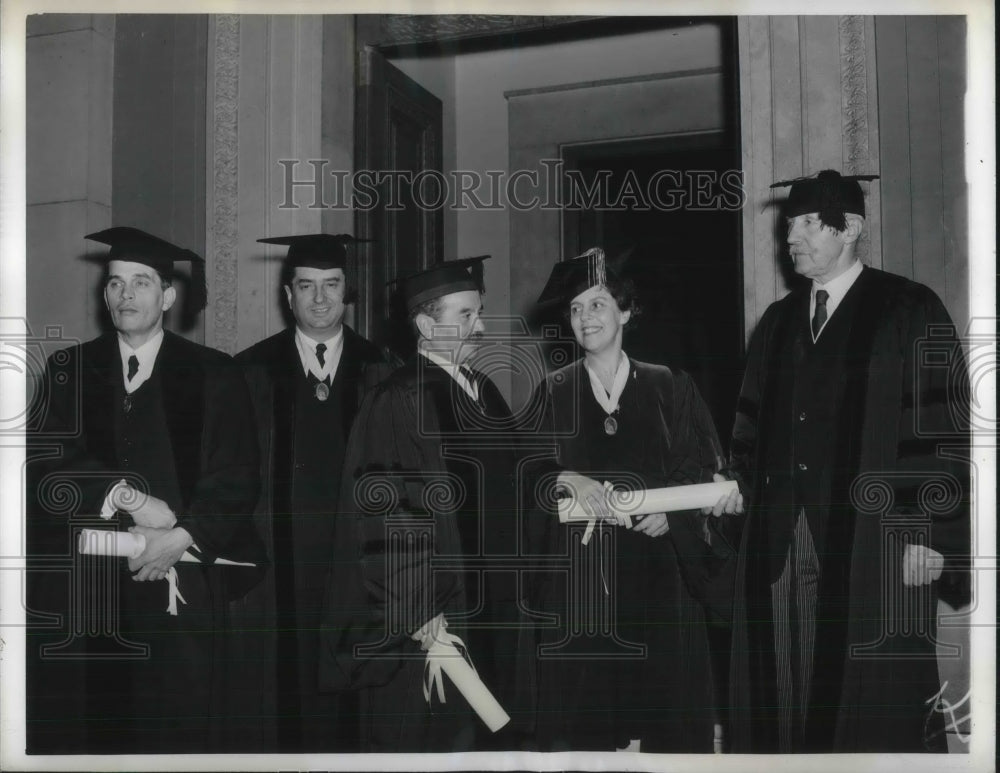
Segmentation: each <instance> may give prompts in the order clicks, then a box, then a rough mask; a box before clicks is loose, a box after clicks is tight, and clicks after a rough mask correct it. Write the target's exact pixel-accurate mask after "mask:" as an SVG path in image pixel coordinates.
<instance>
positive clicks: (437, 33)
mask: <svg viewBox="0 0 1000 773" xmlns="http://www.w3.org/2000/svg"><path fill="white" fill-rule="evenodd" d="M377 18H378V22H377V24H373V25H370V26H369V25H367V24H366V26H367V27H369V29H368V34H367V35H366V38H367V39H366V40H365V43H367V44H369V45H373V46H397V45H404V44H416V43H436V42H444V41H454V40H468V39H471V38H480V37H489V36H491V35H497V34H503V33H506V32H527V31H532V30H542V29H551V28H554V27H562V26H565V25H567V24H575V23H578V22H581V21H590V20H593V19H599V18H601V17H600V16H499V15H483V14H478V15H477V14H442V15H409V14H380V15H378V17H377Z"/></svg>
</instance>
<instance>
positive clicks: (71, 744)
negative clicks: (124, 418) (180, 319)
mask: <svg viewBox="0 0 1000 773" xmlns="http://www.w3.org/2000/svg"><path fill="white" fill-rule="evenodd" d="M45 379H46V380H45V385H46V389H47V392H46V397H47V402H46V404H45V410H46V414H45V417H44V421H43V423H42V427H41V431H40V432H39V433H38V434H37V435H35V436H33V437H31V438H30V441H31V443H32V451H31V454H30V455H31V456H32V457H33V461H32V462H31V463H30V464H29V467H28V474H27V479H28V490H29V494H30V501H29V507H28V513H29V527H28V532H29V553H30V555H31V562H32V563H33V565H35V566H37V567H39V568H40V569H41V568H43V567H49V571H44V570H41V571H37V572H35V571H33V572H31V573H29V587H28V593H29V599H30V602H29V603H30V604H31V606H32V609H33V610H34V611H35V613H37V614H40V615H42V614H45V613H51V612H60V613H62V614H64V615H65V617H64V618H63V627H62V628H61V629H60V628H59V627H58V626H56V627H55V628H52V627H51V623H49V625H48V626H47V625H46V623H47V622H48V621H46V620H45V619H44V618H42V617H36V618H35V619H34V620H33V621H32V622H33V623H34V624H35V625H37V626H38V627H37V628H35V627H33V628H32V631H31V632H32V636H30V637H29V641H30V642H31V644H32V646H31V647H30V651H29V668H28V704H27V705H28V748H29V749H30V750H32V751H35V752H44V751H54V752H77V753H79V752H83V751H89V752H97V751H108V752H113V753H114V752H117V753H121V752H126V751H136V752H154V751H159V752H206V751H216V750H218V749H219V746H220V744H221V742H222V740H221V739H222V738H223V736H224V730H225V729H224V724H225V722H224V719H223V718H224V716H225V707H226V702H227V696H228V694H229V692H230V690H231V688H232V685H231V684H230V683H229V682H228V681H227V674H226V672H225V669H224V668H222V667H221V666H222V664H223V663H224V662H225V661H226V656H225V652H226V646H227V642H228V634H227V627H228V620H229V609H228V604H229V603H230V602H231V601H232V600H233V599H236V598H238V597H239V596H241V595H242V594H244V593H246V592H247V589H248V588H249V587H252V585H253V584H254V583H256V582H258V581H259V579H260V571H259V570H255V569H247V568H241V567H225V566H205V565H200V564H188V563H178V564H176V565H175V569H176V570H177V574H178V578H179V587H180V592H181V594H182V595H183V596H184V598H185V600H186V601H187V603H186V604H184V603H180V602H178V608H179V613H178V615H177V616H176V617H174V616H170V615H168V614H167V611H166V608H167V583H166V582H165V581H158V582H144V583H135V582H133V581H132V580H131V579H130V576H129V575H130V574H131V573H130V572H129V571H128V569H127V565H126V563H125V559H107V558H89V557H87V558H76V559H73V558H72V556H73V555H74V554H75V552H76V544H75V536H74V534H75V529H76V527H79V526H88V527H93V528H114V527H115V525H116V524H117V526H118V528H119V529H124V528H126V527H127V526H129V525H131V518H129V517H127V516H116V517H115V518H114V519H113V520H112V521H111V522H107V521H102V520H100V519H99V518H98V517H97V514H98V513H99V512H100V510H101V506H102V504H103V501H104V498H105V496H106V494H107V492H108V491H109V490H110V488H111V487H112V486H113V485H114V483H116V482H117V481H118V480H119V479H121V478H122V477H124V476H125V475H128V474H139V475H140V476H142V478H143V479H144V481H145V483H147V484H149V485H150V487H151V490H150V493H152V494H153V495H157V496H160V497H161V498H164V499H166V501H167V504H168V505H169V506H170V507H171V508H172V509H173V511H174V513H175V514H176V516H177V524H176V525H177V526H178V527H183V528H184V529H186V530H187V531H188V532H189V533H190V535H191V536H192V538H193V539H194V542H195V544H196V545H197V547H198V549H199V550H200V551H201V553H202V555H203V556H204V557H205V559H206V560H207V561H213V560H214V559H215V558H216V557H222V558H227V559H230V560H233V561H244V562H252V563H256V564H258V566H259V567H260V568H263V566H264V565H265V564H266V560H267V559H266V554H265V552H264V549H263V545H262V543H261V541H260V538H259V537H258V536H257V534H256V532H255V531H254V529H253V525H252V522H251V520H250V512H251V509H252V507H253V504H254V502H255V501H256V496H257V491H258V486H259V477H258V471H257V466H258V465H257V444H256V438H255V437H254V432H253V415H252V412H251V408H250V401H249V397H248V395H247V390H246V385H245V383H244V381H243V378H242V375H241V373H240V370H239V368H238V367H237V366H236V365H235V363H234V362H233V361H232V359H231V358H230V357H228V356H227V355H225V354H222V353H220V352H217V351H215V350H213V349H209V348H207V347H204V346H199V345H197V344H194V343H191V342H189V341H187V340H185V339H183V338H181V337H179V336H176V335H174V334H173V333H170V332H165V333H164V337H163V342H162V344H161V347H160V351H159V353H158V356H157V358H156V363H155V366H154V369H153V373H152V375H151V377H150V379H149V380H148V381H147V382H145V383H144V384H143V385H142V386H141V387H139V390H137V391H136V392H135V393H134V398H135V400H136V402H137V403H138V402H139V401H140V400H141V399H143V397H142V396H141V395H145V397H146V398H148V397H149V395H151V394H155V395H158V397H159V401H160V402H158V403H157V404H155V405H153V406H152V410H153V413H152V414H151V415H152V416H154V419H155V417H156V416H157V415H158V416H160V417H162V420H163V422H164V423H165V426H164V427H163V428H162V430H161V432H160V434H158V435H156V437H155V438H153V439H154V440H155V441H156V446H157V448H160V449H163V450H164V451H165V452H166V454H167V456H166V457H164V458H163V459H162V462H163V465H162V468H161V469H154V470H148V471H146V472H145V473H144V472H143V471H142V470H133V469H132V468H131V467H130V466H129V464H128V463H127V462H126V460H125V458H124V457H123V456H122V454H123V453H125V451H123V447H122V444H121V438H120V437H116V431H117V430H116V428H118V427H120V426H121V425H120V420H121V418H120V417H121V410H120V408H121V405H120V404H116V403H119V402H120V401H122V400H123V399H124V388H123V386H122V364H121V357H120V354H119V348H118V340H117V336H116V335H115V334H114V333H112V334H108V335H104V336H101V337H99V338H97V339H95V340H93V341H90V342H87V343H85V344H82V345H78V346H75V347H71V348H69V349H66V350H63V351H61V352H57V353H55V354H54V355H52V357H50V358H49V361H48V363H47V370H46V377H45ZM150 390H154V391H152V392H151V391H150ZM147 407H148V403H147ZM116 416H117V417H118V418H116ZM154 423H155V421H154ZM147 455H148V454H147ZM170 467H172V468H173V471H174V476H172V477H174V479H173V480H169V481H163V483H164V486H165V489H161V488H160V483H159V479H160V478H162V474H163V470H164V469H167V468H170ZM67 494H69V496H66V495H67ZM69 566H72V567H73V569H72V571H71V572H70V573H69V574H67V573H66V571H67V570H66V569H61V570H60V569H59V567H69ZM53 568H55V569H56V571H51V569H53ZM68 580H69V581H70V582H72V583H73V587H74V588H75V589H74V590H73V591H72V592H71V593H70V594H69V595H68V594H67V590H68V589H67V581H68ZM95 581H96V582H97V585H96V586H95V585H94V584H93V583H94V582H95ZM108 582H110V583H111V585H108V584H107V583H108ZM109 590H111V591H112V592H113V595H111V596H107V595H106V594H107V593H108V592H109ZM99 609H100V610H104V611H103V612H102V615H111V617H103V616H102V617H101V619H100V621H91V617H92V615H93V614H95V613H96V611H97V610H99ZM115 620H117V622H115ZM84 621H89V622H86V623H85V622H84ZM82 625H83V626H85V627H84V628H80V627H79V626H82ZM89 626H94V630H92V631H89V633H88V631H87V630H86V627H89ZM94 633H97V634H100V635H96V636H95V635H93V634H94ZM136 644H141V645H148V646H149V653H148V657H142V658H138V659H136V658H135V655H136V652H137V650H136V648H135V646H134V645H136ZM35 645H37V646H35ZM43 645H49V646H53V645H54V649H53V650H52V651H50V652H49V653H48V654H47V655H42V656H39V648H40V647H41V646H43ZM98 655H103V656H104V659H100V660H94V659H93V658H95V657H96V656H98ZM108 655H115V656H116V657H117V658H118V659H111V660H108V659H107V656H108ZM70 656H83V657H85V658H89V659H83V660H74V659H73V658H72V657H70Z"/></svg>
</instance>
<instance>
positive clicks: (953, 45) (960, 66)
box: [875, 16, 969, 330]
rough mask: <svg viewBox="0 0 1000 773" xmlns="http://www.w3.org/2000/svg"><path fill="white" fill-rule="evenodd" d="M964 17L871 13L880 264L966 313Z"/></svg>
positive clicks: (957, 315)
mask: <svg viewBox="0 0 1000 773" xmlns="http://www.w3.org/2000/svg"><path fill="white" fill-rule="evenodd" d="M965 40H966V24H965V18H964V17H962V16H879V17H876V18H875V43H876V52H877V55H878V59H877V61H878V93H879V101H878V120H879V138H880V155H881V161H882V163H881V170H880V171H881V174H882V179H881V191H882V244H883V265H884V267H885V269H886V270H887V271H893V272H895V273H897V274H902V275H903V276H907V277H911V278H913V279H916V280H917V281H918V282H923V283H924V284H926V285H928V286H929V287H931V288H932V289H933V290H934V291H935V292H937V294H938V295H939V296H941V299H942V300H943V301H944V304H945V306H946V307H947V308H948V311H949V312H950V313H951V315H952V318H953V319H954V320H955V321H956V322H957V323H958V325H959V328H960V330H964V327H965V324H966V322H967V320H968V319H969V242H968V194H967V185H966V182H965V126H964V121H963V117H964V99H965V89H966V79H965V67H966V44H965Z"/></svg>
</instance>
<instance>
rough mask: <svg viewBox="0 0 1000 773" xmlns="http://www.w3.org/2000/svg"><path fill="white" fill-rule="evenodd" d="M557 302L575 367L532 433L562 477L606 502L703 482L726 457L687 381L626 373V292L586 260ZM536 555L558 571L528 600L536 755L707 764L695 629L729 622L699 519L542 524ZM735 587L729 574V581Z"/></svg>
mask: <svg viewBox="0 0 1000 773" xmlns="http://www.w3.org/2000/svg"><path fill="white" fill-rule="evenodd" d="M550 300H558V301H559V302H560V303H561V304H563V309H564V311H565V312H566V313H567V314H568V317H569V322H570V325H571V327H572V329H573V334H574V336H575V338H576V341H577V343H578V344H579V345H580V348H581V349H582V350H583V358H582V359H580V360H578V361H576V362H573V363H571V364H569V365H567V366H565V367H563V368H561V369H560V370H557V371H555V372H554V373H551V374H550V375H549V376H548V378H547V379H546V380H545V382H544V383H542V384H541V385H540V386H539V393H538V394H536V398H537V399H538V400H539V401H544V406H545V408H544V428H543V433H544V434H546V435H550V436H551V437H552V438H553V439H554V440H555V441H556V442H557V445H558V454H559V459H558V462H559V464H560V466H561V467H562V468H563V469H564V470H567V471H573V472H575V473H579V474H581V475H585V476H587V477H589V478H591V479H593V480H596V481H600V482H604V481H607V482H609V483H611V484H612V485H613V486H615V487H616V488H624V489H635V490H638V489H643V488H659V487H664V486H673V485H683V484H691V483H704V482H710V481H712V479H713V473H714V472H715V471H716V469H717V467H718V464H719V459H720V456H721V447H720V445H719V441H718V437H717V435H716V431H715V427H714V425H713V422H712V419H711V415H710V413H709V411H708V408H707V407H706V405H705V403H704V402H703V401H702V398H701V396H700V395H699V393H698V389H697V387H696V386H695V385H694V383H693V382H692V380H691V378H690V377H689V376H688V375H687V374H685V373H683V372H681V371H675V370H671V369H670V368H668V367H666V366H663V365H654V364H649V363H644V362H638V361H635V360H632V359H630V358H629V357H628V356H627V355H626V354H625V352H624V351H622V333H623V330H624V328H625V326H626V325H627V324H628V323H629V322H630V320H631V319H633V318H634V316H635V315H636V313H637V308H636V305H635V293H634V288H633V287H632V286H631V283H629V282H623V281H622V280H621V279H620V278H619V277H618V276H617V275H616V273H615V272H614V271H613V270H612V268H611V267H610V266H605V261H604V254H603V251H601V250H600V249H592V250H590V251H588V252H587V253H585V254H584V255H582V256H580V257H578V258H574V259H573V260H569V261H564V262H561V263H558V264H556V266H555V268H554V269H553V272H552V276H551V277H550V279H549V283H548V285H547V286H546V288H545V290H544V291H543V293H542V296H541V297H540V298H539V302H540V303H545V302H548V301H550ZM536 518H537V519H538V522H537V523H536V524H535V526H536V531H535V535H536V539H537V540H538V547H539V549H540V551H544V552H547V553H548V554H549V555H550V556H552V555H555V556H564V555H566V556H569V559H568V564H569V568H568V571H567V570H566V569H563V570H562V571H551V572H546V573H544V574H542V575H540V577H541V578H542V579H540V580H539V581H538V582H537V583H535V587H534V588H533V597H532V599H533V602H534V603H535V604H537V605H538V609H539V611H542V612H545V613H549V614H553V613H554V614H556V615H558V617H559V620H560V622H559V625H558V627H557V628H548V629H545V628H543V629H542V631H543V633H542V634H541V636H540V639H541V641H540V644H541V647H540V649H539V657H538V660H537V669H538V670H537V675H538V706H537V708H538V711H537V717H538V720H537V721H538V726H537V734H538V741H539V745H540V748H541V749H542V750H545V751H558V750H564V749H587V750H604V751H613V750H615V749H622V748H625V747H630V748H632V749H635V748H636V744H635V742H636V741H639V742H640V744H639V750H641V751H643V752H675V753H677V752H711V751H712V750H713V731H714V727H713V725H714V723H715V721H716V711H715V707H714V705H713V703H714V701H713V699H712V695H713V692H712V675H711V667H710V654H709V645H708V640H707V634H706V615H709V616H711V615H715V616H717V618H718V619H724V618H726V617H727V616H728V614H729V609H728V606H727V604H728V601H727V600H728V596H729V591H728V589H727V587H726V577H725V569H726V568H727V567H729V566H730V565H731V563H732V562H731V560H730V559H731V558H732V557H733V555H734V551H733V549H732V546H731V545H730V544H729V542H728V541H727V540H725V539H723V538H722V537H721V535H720V534H719V532H717V531H715V526H716V524H715V523H712V524H710V523H709V519H707V518H706V517H705V516H704V515H702V514H701V513H699V512H696V511H687V512H678V513H670V514H663V513H657V514H653V515H647V516H645V517H644V518H636V519H634V524H633V525H632V526H631V527H630V528H629V527H625V526H620V525H615V524H614V522H610V521H604V522H600V523H598V525H597V526H596V528H595V529H594V531H593V533H592V534H591V537H590V539H589V541H588V542H587V544H585V545H584V544H583V543H582V537H583V535H584V532H585V530H586V527H585V526H584V525H583V524H575V523H572V522H571V523H560V522H559V520H558V519H557V518H555V517H554V516H552V515H551V514H542V513H538V514H537V515H536ZM730 579H731V575H730Z"/></svg>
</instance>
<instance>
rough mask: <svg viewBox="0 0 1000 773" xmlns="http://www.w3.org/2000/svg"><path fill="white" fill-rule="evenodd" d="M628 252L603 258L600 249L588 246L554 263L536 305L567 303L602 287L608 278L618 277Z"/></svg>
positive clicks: (602, 252) (603, 255)
mask: <svg viewBox="0 0 1000 773" xmlns="http://www.w3.org/2000/svg"><path fill="white" fill-rule="evenodd" d="M631 252H632V251H631V250H627V251H625V252H623V253H622V254H621V255H618V256H616V257H615V258H607V257H606V256H605V254H604V250H602V249H601V248H600V247H591V248H590V249H589V250H587V251H586V252H585V253H583V254H582V255H577V256H576V257H575V258H570V259H569V260H563V261H560V262H559V263H556V264H555V265H554V266H553V267H552V273H550V274H549V280H548V281H547V282H546V283H545V287H544V288H543V289H542V294H541V295H539V296H538V301H537V302H538V303H551V302H553V301H562V302H564V303H568V302H569V301H571V300H573V299H574V298H575V297H576V296H578V295H579V294H580V293H582V292H584V291H585V290H589V289H590V288H591V287H597V286H599V285H605V286H606V285H607V283H608V277H609V276H610V277H612V278H614V279H617V278H618V277H619V272H620V270H621V267H622V264H623V263H624V261H625V259H626V258H627V257H628V256H629V255H630V254H631Z"/></svg>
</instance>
